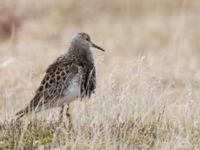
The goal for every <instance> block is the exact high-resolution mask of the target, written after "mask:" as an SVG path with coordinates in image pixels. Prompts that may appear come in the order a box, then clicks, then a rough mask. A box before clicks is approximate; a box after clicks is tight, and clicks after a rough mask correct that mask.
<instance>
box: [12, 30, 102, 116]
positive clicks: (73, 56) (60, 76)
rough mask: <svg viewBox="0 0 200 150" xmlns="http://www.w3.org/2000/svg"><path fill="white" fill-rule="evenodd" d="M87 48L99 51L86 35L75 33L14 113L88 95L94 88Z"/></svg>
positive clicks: (94, 80)
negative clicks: (26, 103) (25, 102)
mask: <svg viewBox="0 0 200 150" xmlns="http://www.w3.org/2000/svg"><path fill="white" fill-rule="evenodd" d="M90 47H96V48H98V49H101V50H103V49H102V48H100V47H98V46H97V45H95V44H94V43H92V42H91V40H90V37H89V35H88V34H86V33H78V34H77V35H76V36H75V38H73V39H72V42H71V44H70V48H69V50H68V52H67V53H66V54H64V55H61V56H60V57H58V58H57V59H56V61H54V62H53V63H52V64H51V65H50V66H49V67H48V68H47V70H46V74H45V76H44V78H43V80H42V82H41V84H40V86H39V88H38V89H37V90H36V93H35V96H34V97H33V99H32V100H31V102H30V103H29V104H28V106H27V107H26V108H25V109H22V110H21V111H19V112H18V113H17V114H16V115H17V116H18V117H19V118H20V117H22V116H23V115H25V114H27V113H28V112H31V111H36V112H37V111H41V110H43V109H48V108H52V107H57V106H58V107H60V106H63V105H65V104H69V103H70V102H71V101H73V100H75V99H76V98H78V97H80V98H81V99H82V98H84V97H90V96H91V94H92V93H94V91H95V88H96V71H95V64H94V60H93V55H92V53H91V51H90ZM103 51H104V50H103Z"/></svg>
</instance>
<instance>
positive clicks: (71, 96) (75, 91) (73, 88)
mask: <svg viewBox="0 0 200 150" xmlns="http://www.w3.org/2000/svg"><path fill="white" fill-rule="evenodd" d="M73 81H75V82H72V83H71V85H70V86H69V87H68V88H67V89H66V90H65V91H64V92H63V97H61V98H59V99H58V100H57V104H56V105H57V106H58V107H59V106H62V105H65V104H69V103H70V102H72V101H74V100H76V99H77V98H78V97H80V84H79V82H77V80H76V77H75V78H74V80H73Z"/></svg>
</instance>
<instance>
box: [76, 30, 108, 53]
mask: <svg viewBox="0 0 200 150" xmlns="http://www.w3.org/2000/svg"><path fill="white" fill-rule="evenodd" d="M72 44H73V45H74V46H78V47H84V48H88V49H89V48H90V47H94V48H97V49H99V50H102V51H105V50H104V49H103V48H101V47H100V46H98V45H96V44H94V43H93V42H92V41H91V39H90V36H89V35H88V34H87V33H83V32H81V33H78V34H77V35H76V36H75V37H74V38H73V40H72Z"/></svg>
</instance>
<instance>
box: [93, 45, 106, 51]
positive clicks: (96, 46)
mask: <svg viewBox="0 0 200 150" xmlns="http://www.w3.org/2000/svg"><path fill="white" fill-rule="evenodd" d="M92 47H95V48H97V49H100V50H102V51H104V52H105V50H104V49H103V48H101V47H99V46H98V45H96V44H94V43H92Z"/></svg>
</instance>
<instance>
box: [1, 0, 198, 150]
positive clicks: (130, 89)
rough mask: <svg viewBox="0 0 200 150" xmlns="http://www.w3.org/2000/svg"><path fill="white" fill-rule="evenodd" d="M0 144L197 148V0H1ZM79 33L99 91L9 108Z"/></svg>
mask: <svg viewBox="0 0 200 150" xmlns="http://www.w3.org/2000/svg"><path fill="white" fill-rule="evenodd" d="M0 12H1V15H0V79H1V80H0V149H23V148H24V149H120V150H125V149H166V150H167V149H169V150H171V149H178V150H179V149H180V150H182V149H184V150H186V149H188V150H191V149H200V109H199V106H200V101H199V100H200V98H199V97H200V71H199V70H200V59H199V58H200V51H199V49H200V43H199V39H200V30H199V26H200V21H199V13H200V1H197V0H176V1H174V0H162V1H160V0H151V1H149V0H143V1H141V0H126V1H123V0H110V1H104V0H103V1H102V0H94V1H93V0H88V1H87V2H86V1H78V0H74V1H63V0H57V1H54V0H42V1H41V0H40V1H38V0H29V1H27V0H17V1H12V0H0ZM78 32H86V33H88V34H90V36H91V39H92V41H94V42H95V43H97V44H98V45H99V46H101V47H103V48H104V49H106V52H105V53H103V52H101V51H98V50H96V49H92V52H93V54H94V58H95V63H96V66H97V89H96V92H95V94H93V95H92V97H91V98H90V99H84V100H83V101H80V100H77V101H74V102H73V103H71V106H70V113H71V115H72V124H73V129H71V130H69V129H68V124H67V121H66V118H64V120H63V122H62V123H59V122H58V113H59V109H58V108H55V109H50V110H47V111H44V112H41V113H38V114H32V115H28V116H27V117H25V118H23V119H22V120H21V121H15V120H13V118H14V114H15V113H16V112H17V111H19V110H20V109H21V108H23V107H25V106H26V104H28V102H29V101H30V100H31V98H32V97H33V95H34V92H35V90H36V88H37V87H38V85H39V83H40V81H41V79H42V77H43V76H44V73H45V69H46V68H47V66H48V65H49V64H51V63H52V62H53V61H54V60H55V59H56V58H57V57H58V56H59V55H61V54H63V53H66V52H67V48H68V46H69V43H70V41H71V39H72V37H73V36H74V35H75V34H76V33H78Z"/></svg>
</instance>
